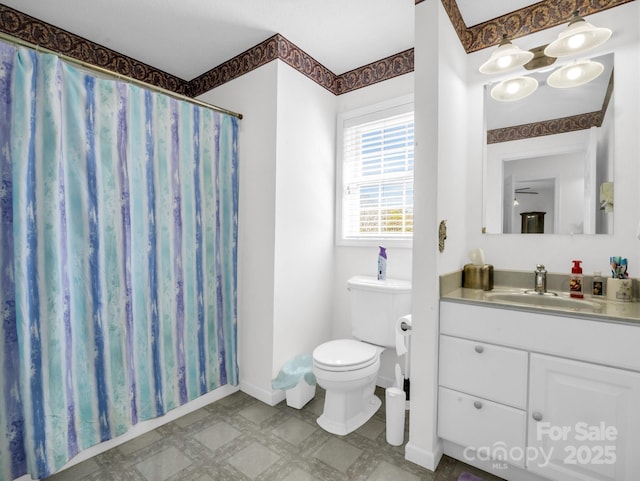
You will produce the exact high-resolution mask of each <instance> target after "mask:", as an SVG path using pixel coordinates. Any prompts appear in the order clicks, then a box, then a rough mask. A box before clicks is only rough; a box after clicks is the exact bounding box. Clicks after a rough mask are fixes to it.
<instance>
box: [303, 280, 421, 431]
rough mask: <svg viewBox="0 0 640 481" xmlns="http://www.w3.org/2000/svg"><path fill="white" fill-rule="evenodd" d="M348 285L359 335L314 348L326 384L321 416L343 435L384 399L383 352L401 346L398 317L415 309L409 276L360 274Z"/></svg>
mask: <svg viewBox="0 0 640 481" xmlns="http://www.w3.org/2000/svg"><path fill="white" fill-rule="evenodd" d="M347 290H348V291H349V302H350V305H351V333H352V334H353V337H354V339H338V340H334V341H329V342H325V343H324V344H321V345H319V346H318V347H316V348H315V349H314V351H313V374H314V375H315V377H316V382H317V383H318V384H319V385H320V386H321V387H322V388H324V389H325V400H324V410H323V412H322V415H321V416H320V417H319V418H318V419H317V422H318V425H319V426H320V427H321V428H322V429H324V430H325V431H328V432H330V433H333V434H339V435H345V434H349V433H350V432H352V431H355V430H356V429H358V428H359V427H360V426H362V425H363V424H364V423H366V422H367V421H368V420H369V419H370V418H371V416H373V415H374V414H375V412H376V411H377V410H378V408H379V407H380V405H381V404H382V402H381V401H380V399H378V397H377V396H376V395H375V394H374V390H375V387H376V381H377V379H378V371H379V370H380V354H381V353H382V352H383V351H384V350H385V349H386V348H387V347H394V346H395V321H396V320H397V319H399V318H400V317H402V316H404V315H406V314H408V313H410V312H411V311H410V308H411V283H410V282H409V281H405V280H394V279H386V280H378V279H376V278H375V277H368V276H355V277H352V278H351V279H349V280H348V281H347Z"/></svg>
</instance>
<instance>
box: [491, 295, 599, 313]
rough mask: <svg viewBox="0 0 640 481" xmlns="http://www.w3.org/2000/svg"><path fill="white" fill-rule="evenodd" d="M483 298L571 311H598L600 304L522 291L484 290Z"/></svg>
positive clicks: (505, 302)
mask: <svg viewBox="0 0 640 481" xmlns="http://www.w3.org/2000/svg"><path fill="white" fill-rule="evenodd" d="M484 296H485V299H486V300H488V301H492V302H499V303H501V304H521V305H522V304H525V305H527V306H535V307H546V308H555V309H569V310H572V311H589V312H598V311H601V310H602V304H600V303H599V302H596V301H590V300H587V299H575V298H573V297H561V296H553V295H536V294H528V293H524V292H495V291H494V292H486V293H485V294H484Z"/></svg>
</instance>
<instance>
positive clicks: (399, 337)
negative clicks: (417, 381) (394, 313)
mask: <svg viewBox="0 0 640 481" xmlns="http://www.w3.org/2000/svg"><path fill="white" fill-rule="evenodd" d="M403 326H404V327H405V329H403ZM407 327H408V328H407ZM395 331H396V354H397V355H398V356H402V355H403V354H406V353H407V342H408V340H409V339H408V337H409V336H410V335H411V314H407V315H406V316H402V317H401V318H400V319H398V320H397V321H396V327H395Z"/></svg>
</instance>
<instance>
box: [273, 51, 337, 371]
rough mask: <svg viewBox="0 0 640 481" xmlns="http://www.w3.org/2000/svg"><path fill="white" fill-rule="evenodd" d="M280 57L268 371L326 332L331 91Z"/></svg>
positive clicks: (330, 290) (330, 233)
mask: <svg viewBox="0 0 640 481" xmlns="http://www.w3.org/2000/svg"><path fill="white" fill-rule="evenodd" d="M277 64H278V87H277V88H278V94H277V95H278V107H277V109H278V112H277V131H278V132H277V155H276V157H277V161H276V192H275V195H276V198H275V201H276V225H275V286H274V293H273V295H274V306H275V310H274V317H273V336H274V337H273V364H272V370H273V376H274V377H275V375H276V374H277V373H278V370H279V369H280V367H281V366H282V364H284V363H285V362H286V361H287V360H288V359H291V358H293V357H294V356H297V355H299V354H304V353H311V352H312V351H313V349H314V348H315V347H316V346H318V345H319V344H320V343H322V342H324V341H326V340H328V339H329V338H330V337H331V328H332V314H333V305H332V297H333V272H334V243H333V239H334V233H333V227H334V217H333V205H334V185H335V156H334V152H335V108H336V107H335V105H336V97H335V96H334V95H333V94H332V93H330V92H328V91H327V90H326V89H324V88H323V87H321V86H319V85H318V84H316V83H315V82H312V81H311V80H309V79H308V78H307V77H305V76H304V75H302V74H301V73H299V72H298V71H296V70H294V69H293V68H291V67H290V66H288V65H286V64H285V63H283V62H277Z"/></svg>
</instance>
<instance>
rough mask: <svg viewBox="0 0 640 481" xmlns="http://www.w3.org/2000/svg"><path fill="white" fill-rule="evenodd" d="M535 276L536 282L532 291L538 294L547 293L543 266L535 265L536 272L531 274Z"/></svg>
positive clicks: (545, 272)
mask: <svg viewBox="0 0 640 481" xmlns="http://www.w3.org/2000/svg"><path fill="white" fill-rule="evenodd" d="M533 273H534V274H535V276H536V280H535V283H534V290H535V292H537V293H539V294H544V293H546V292H547V271H546V269H545V268H544V265H542V264H538V265H536V270H535V271H534V272H533Z"/></svg>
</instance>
